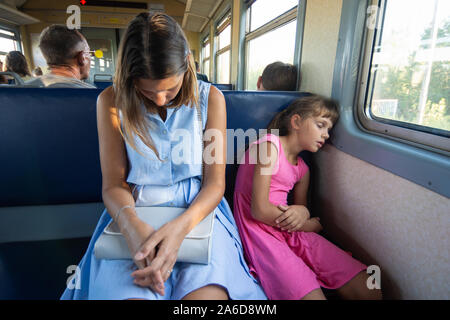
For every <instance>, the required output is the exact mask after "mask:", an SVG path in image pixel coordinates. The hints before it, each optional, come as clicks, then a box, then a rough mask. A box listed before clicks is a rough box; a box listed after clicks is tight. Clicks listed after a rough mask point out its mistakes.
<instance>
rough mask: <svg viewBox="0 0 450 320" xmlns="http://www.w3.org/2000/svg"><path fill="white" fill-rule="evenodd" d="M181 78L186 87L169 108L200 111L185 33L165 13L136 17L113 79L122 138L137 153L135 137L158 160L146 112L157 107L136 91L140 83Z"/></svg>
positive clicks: (122, 46) (195, 80) (155, 109)
mask: <svg viewBox="0 0 450 320" xmlns="http://www.w3.org/2000/svg"><path fill="white" fill-rule="evenodd" d="M181 74H184V77H183V84H182V87H181V89H180V91H179V92H178V94H177V95H176V97H175V98H174V99H173V100H172V101H171V105H170V108H172V107H173V108H175V107H179V106H181V105H190V106H191V107H194V106H195V107H198V85H197V77H196V71H195V66H194V59H193V57H192V54H190V49H189V43H188V41H187V40H186V36H185V35H184V33H183V30H182V29H181V27H180V26H179V25H178V23H177V22H176V21H175V20H174V19H173V18H171V17H169V16H168V15H166V14H163V13H141V14H139V15H137V16H136V17H135V18H134V19H133V20H132V21H131V22H130V24H129V25H128V28H127V30H126V31H125V34H124V36H123V38H122V40H121V43H120V47H119V54H118V60H117V68H116V73H115V77H114V93H115V104H116V108H117V109H118V110H119V111H120V113H121V114H122V128H121V134H122V136H123V137H124V139H125V140H126V141H127V142H128V143H129V144H130V145H131V147H132V148H133V149H135V150H136V151H137V152H139V153H141V152H140V151H139V150H138V149H137V147H136V143H135V139H134V137H138V138H140V139H141V140H142V142H143V143H144V144H145V145H147V146H148V147H149V148H150V149H152V150H153V151H154V152H155V154H156V155H157V156H158V158H159V155H158V152H157V150H156V148H155V147H154V145H153V141H152V139H151V137H150V135H149V134H148V131H149V129H150V128H149V123H148V122H147V121H146V117H145V112H146V109H147V111H148V112H151V113H156V112H157V110H158V109H157V108H158V107H157V106H156V105H155V104H154V103H153V102H152V101H151V100H149V99H147V98H146V97H144V96H143V95H142V94H141V93H140V92H139V90H137V88H136V83H137V81H138V79H141V78H142V79H152V80H161V79H166V78H168V77H172V76H178V75H181ZM142 104H144V105H145V106H146V108H143V107H142Z"/></svg>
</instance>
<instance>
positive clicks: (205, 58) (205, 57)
mask: <svg viewBox="0 0 450 320" xmlns="http://www.w3.org/2000/svg"><path fill="white" fill-rule="evenodd" d="M209 55H210V45H209V37H206V38H205V39H203V41H202V70H201V71H202V73H204V74H206V75H208V77H209V60H210V59H209Z"/></svg>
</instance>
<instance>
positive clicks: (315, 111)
mask: <svg viewBox="0 0 450 320" xmlns="http://www.w3.org/2000/svg"><path fill="white" fill-rule="evenodd" d="M294 114H298V115H299V116H300V117H301V118H302V120H305V119H307V118H310V117H318V116H322V117H325V118H329V119H330V120H331V122H332V123H333V124H335V123H336V121H337V119H338V118H339V109H338V104H337V103H336V101H334V100H332V99H329V98H325V97H322V96H319V95H311V96H307V97H303V98H298V99H296V100H294V101H293V102H292V103H291V104H290V105H289V106H288V107H287V108H286V109H284V110H283V111H280V112H278V113H277V114H276V115H275V117H274V118H273V119H272V121H270V123H269V126H268V127H267V129H268V130H269V132H270V130H273V129H278V130H279V136H286V135H288V134H289V131H290V129H291V126H290V119H291V117H292V116H293V115H294Z"/></svg>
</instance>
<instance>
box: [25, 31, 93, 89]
mask: <svg viewBox="0 0 450 320" xmlns="http://www.w3.org/2000/svg"><path fill="white" fill-rule="evenodd" d="M39 48H40V49H41V51H42V54H43V56H44V58H45V60H46V61H47V65H48V67H49V69H50V73H48V74H46V75H43V76H40V77H38V78H36V79H33V80H30V81H27V82H25V85H29V86H37V87H52V88H95V86H93V85H91V84H88V83H86V82H83V80H85V79H87V78H88V77H89V70H90V68H91V56H92V52H91V51H90V48H89V45H88V43H87V41H86V39H85V37H84V36H83V35H82V34H81V33H80V32H79V31H77V30H75V29H74V30H71V29H68V28H67V27H66V26H61V25H51V26H49V27H47V28H45V29H44V30H43V31H42V32H41V35H40V37H39Z"/></svg>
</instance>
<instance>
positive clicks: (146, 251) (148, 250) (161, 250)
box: [131, 217, 187, 295]
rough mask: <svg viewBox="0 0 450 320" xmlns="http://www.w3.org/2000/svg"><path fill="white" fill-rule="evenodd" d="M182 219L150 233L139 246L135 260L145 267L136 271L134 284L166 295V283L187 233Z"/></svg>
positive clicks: (133, 274)
mask: <svg viewBox="0 0 450 320" xmlns="http://www.w3.org/2000/svg"><path fill="white" fill-rule="evenodd" d="M182 221H183V220H182V219H180V217H178V218H176V219H174V220H172V221H170V222H168V223H166V224H165V225H163V226H162V227H161V228H160V229H158V230H156V231H154V232H152V233H150V234H149V235H148V236H147V238H146V239H144V241H143V242H142V244H141V245H140V246H139V248H138V250H136V251H131V252H136V254H135V256H134V260H135V261H136V263H137V264H138V266H139V264H140V265H144V267H143V268H141V267H139V269H140V270H137V271H134V272H133V273H132V274H131V276H133V277H135V280H134V283H135V284H137V285H139V286H141V287H149V288H150V289H152V290H153V291H155V292H157V293H158V294H160V295H164V292H165V291H164V289H165V288H164V282H166V280H167V279H168V278H169V276H170V273H171V272H172V268H173V266H174V264H175V262H176V259H177V254H178V249H179V248H180V246H181V243H182V242H183V240H184V238H185V236H186V234H187V232H186V231H185V225H184V223H183V222H182Z"/></svg>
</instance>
